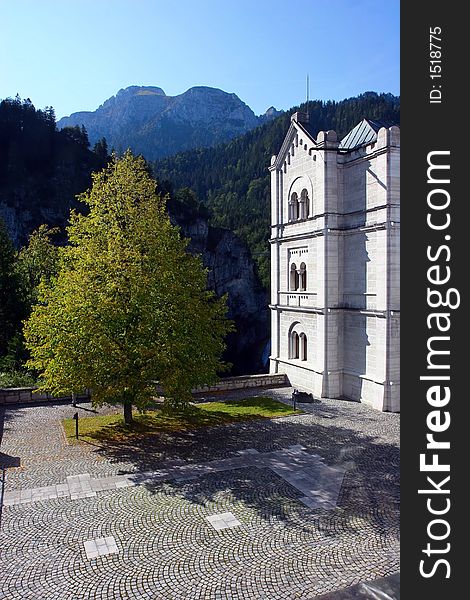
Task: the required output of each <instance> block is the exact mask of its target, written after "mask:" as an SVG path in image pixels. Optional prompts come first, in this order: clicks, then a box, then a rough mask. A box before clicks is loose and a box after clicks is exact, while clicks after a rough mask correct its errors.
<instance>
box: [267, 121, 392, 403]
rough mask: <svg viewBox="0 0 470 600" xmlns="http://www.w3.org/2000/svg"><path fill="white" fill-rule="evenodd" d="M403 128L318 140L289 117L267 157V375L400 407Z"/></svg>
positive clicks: (367, 128)
mask: <svg viewBox="0 0 470 600" xmlns="http://www.w3.org/2000/svg"><path fill="white" fill-rule="evenodd" d="M399 168H400V130H399V128H398V127H396V126H392V127H388V126H383V125H382V124H381V123H377V122H374V121H369V120H367V119H364V120H363V121H362V122H361V123H359V125H358V126H357V127H355V128H354V129H353V130H352V131H351V132H350V133H349V134H348V135H347V136H346V137H345V138H343V140H341V141H339V140H338V138H337V135H336V133H335V132H334V131H328V132H320V133H319V134H318V135H317V137H316V138H315V137H314V136H313V135H312V133H311V131H310V130H309V123H308V118H307V115H303V114H302V113H296V114H295V115H293V117H292V122H291V126H290V128H289V131H288V133H287V135H286V138H285V140H284V143H283V145H282V147H281V149H280V152H279V154H278V155H277V156H273V157H272V160H271V166H270V171H271V240H270V241H271V304H270V308H271V316H272V322H271V326H272V329H271V357H270V371H271V373H286V375H287V376H288V378H289V380H290V382H291V384H292V385H293V386H295V387H298V388H300V389H304V390H308V391H310V392H313V394H314V395H316V396H318V397H329V398H348V399H352V400H358V401H361V402H365V403H367V404H370V405H372V406H373V407H375V408H378V409H380V410H384V411H394V412H396V411H399V410H400V400H399V397H400V374H399V326H400V288H399V258H400V257H399V235H400V217H399V208H400V193H399V191H400V188H399V181H400V179H399Z"/></svg>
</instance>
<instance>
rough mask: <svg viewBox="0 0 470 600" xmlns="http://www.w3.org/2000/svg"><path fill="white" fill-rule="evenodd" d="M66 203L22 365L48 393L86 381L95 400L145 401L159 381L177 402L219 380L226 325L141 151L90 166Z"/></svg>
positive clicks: (127, 409)
mask: <svg viewBox="0 0 470 600" xmlns="http://www.w3.org/2000/svg"><path fill="white" fill-rule="evenodd" d="M80 199H81V201H82V202H84V203H85V204H86V205H87V207H88V209H89V213H88V214H87V215H86V216H84V215H82V214H79V213H77V212H74V211H72V213H71V217H70V223H69V226H68V228H67V232H68V238H69V245H67V246H66V247H62V248H60V249H59V257H58V270H57V275H56V276H52V277H51V278H50V279H49V280H47V279H46V278H43V279H42V280H41V283H40V285H39V293H38V298H39V303H38V304H37V305H36V306H34V307H33V310H32V314H31V316H30V318H29V319H28V321H27V322H26V323H25V328H24V332H25V339H26V345H27V348H28V349H29V351H30V353H31V360H30V361H29V363H28V365H29V367H30V368H34V369H36V370H38V371H39V372H40V373H41V377H42V385H41V387H42V389H47V390H49V391H51V392H52V393H71V392H77V391H80V390H82V389H84V388H89V389H91V390H92V401H93V403H94V404H95V405H99V404H102V403H104V402H111V403H122V404H123V405H124V416H125V420H126V422H130V421H131V420H132V405H134V406H136V407H137V408H139V409H145V408H146V407H147V406H148V404H149V402H150V400H151V397H152V395H154V393H155V386H154V383H153V382H154V381H158V382H159V384H160V385H161V387H162V389H163V394H164V396H165V403H166V404H167V405H168V406H169V407H172V408H175V407H184V406H185V405H186V404H187V402H188V400H189V399H190V397H191V393H190V391H191V389H192V388H194V387H195V386H198V385H202V384H205V383H211V382H213V381H215V380H216V378H217V374H218V372H220V371H222V370H223V369H224V367H225V366H226V365H224V364H223V363H222V362H221V360H220V356H221V354H222V352H223V350H224V347H225V343H224V338H225V335H226V334H227V333H228V332H229V331H230V330H231V327H232V326H231V323H230V322H229V321H228V320H227V319H226V318H225V313H226V302H225V298H222V299H216V297H215V296H214V294H213V293H212V292H209V291H207V290H206V271H205V270H204V269H203V267H202V263H201V260H200V258H199V257H195V256H192V255H190V254H189V253H188V252H187V251H186V247H187V241H186V240H184V239H182V238H181V236H180V233H179V230H178V229H177V228H176V227H175V226H173V225H172V224H171V223H170V220H169V217H168V214H167V212H166V210H165V199H164V198H162V196H161V195H158V194H157V193H156V183H155V181H154V180H153V179H152V178H151V177H150V175H149V174H148V168H147V165H146V163H145V161H144V159H143V158H141V157H139V158H135V157H134V156H132V154H131V153H130V152H127V153H126V154H125V155H124V157H123V158H121V159H116V158H115V159H114V160H113V161H112V163H111V164H110V165H108V167H106V168H105V169H104V170H103V171H101V172H99V173H97V174H94V175H93V186H92V188H91V189H90V190H89V191H87V192H85V193H84V194H82V195H81V197H80Z"/></svg>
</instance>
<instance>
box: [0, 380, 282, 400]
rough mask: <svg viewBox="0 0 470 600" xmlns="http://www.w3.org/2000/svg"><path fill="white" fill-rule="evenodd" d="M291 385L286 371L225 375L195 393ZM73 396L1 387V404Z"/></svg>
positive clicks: (83, 397) (87, 395)
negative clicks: (264, 373)
mask: <svg viewBox="0 0 470 600" xmlns="http://www.w3.org/2000/svg"><path fill="white" fill-rule="evenodd" d="M284 385H289V382H288V379H287V376H286V375H285V373H275V374H270V375H242V376H239V377H225V378H224V379H220V380H219V381H218V383H216V384H214V385H211V386H202V387H200V388H196V389H194V390H193V393H194V394H203V393H209V392H221V391H230V390H241V389H248V388H259V387H277V386H284ZM90 398H91V394H90V393H84V394H79V395H77V401H80V402H83V401H86V400H90ZM71 400H72V398H71V396H60V397H57V396H51V394H48V393H43V392H37V391H36V388H0V406H2V405H6V404H9V405H10V404H31V403H33V404H34V403H42V402H71Z"/></svg>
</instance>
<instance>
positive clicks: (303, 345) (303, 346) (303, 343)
mask: <svg viewBox="0 0 470 600" xmlns="http://www.w3.org/2000/svg"><path fill="white" fill-rule="evenodd" d="M299 346H300V349H299V350H300V360H307V336H306V335H305V333H301V334H300V335H299Z"/></svg>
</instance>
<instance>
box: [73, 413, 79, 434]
mask: <svg viewBox="0 0 470 600" xmlns="http://www.w3.org/2000/svg"><path fill="white" fill-rule="evenodd" d="M73 418H74V419H75V438H76V439H77V440H78V412H76V413H75V414H74V415H73Z"/></svg>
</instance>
